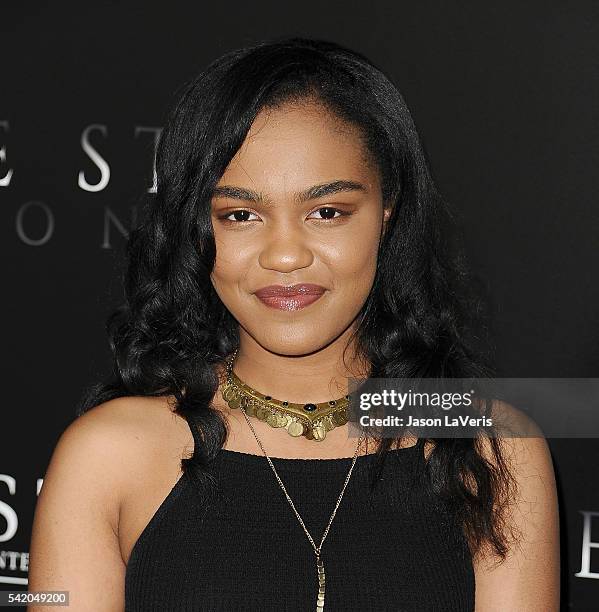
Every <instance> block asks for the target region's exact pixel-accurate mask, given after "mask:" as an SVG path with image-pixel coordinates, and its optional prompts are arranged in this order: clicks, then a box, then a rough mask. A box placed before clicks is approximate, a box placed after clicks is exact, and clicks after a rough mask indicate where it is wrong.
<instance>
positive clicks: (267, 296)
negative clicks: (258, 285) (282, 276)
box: [255, 283, 325, 310]
mask: <svg viewBox="0 0 599 612" xmlns="http://www.w3.org/2000/svg"><path fill="white" fill-rule="evenodd" d="M324 292H325V288H324V287H321V286H320V285H315V284H312V283H301V284H297V285H289V286H283V285H269V286H268V287H262V289H259V290H258V291H256V292H255V295H256V297H257V298H258V299H259V300H260V301H261V302H262V303H263V304H265V305H266V306H269V307H270V308H277V309H279V310H299V309H300V308H304V307H306V306H308V305H309V304H312V303H313V302H315V301H316V300H318V299H319V298H320V297H321V296H322V294H323V293H324Z"/></svg>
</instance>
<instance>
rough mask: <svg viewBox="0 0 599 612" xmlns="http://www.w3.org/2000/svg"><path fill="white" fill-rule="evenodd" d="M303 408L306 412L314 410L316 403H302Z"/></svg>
mask: <svg viewBox="0 0 599 612" xmlns="http://www.w3.org/2000/svg"><path fill="white" fill-rule="evenodd" d="M304 410H305V411H306V412H313V411H314V410H316V404H304Z"/></svg>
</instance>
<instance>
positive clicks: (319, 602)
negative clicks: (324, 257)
mask: <svg viewBox="0 0 599 612" xmlns="http://www.w3.org/2000/svg"><path fill="white" fill-rule="evenodd" d="M235 355H237V351H235V353H234V355H233V357H232V358H231V359H230V360H229V362H228V364H227V366H228V370H229V371H230V372H232V367H233V359H234V358H235ZM223 396H224V394H223ZM239 408H240V409H241V411H242V413H243V416H244V417H245V420H246V421H247V424H248V425H249V426H250V429H251V430H252V433H253V434H254V438H256V442H257V443H258V446H260V449H261V450H262V452H263V453H264V456H265V457H266V459H267V461H268V463H269V465H270V467H271V468H272V471H273V472H274V475H275V478H276V479H277V482H278V483H279V486H280V487H281V489H282V490H283V493H284V494H285V497H286V498H287V501H288V502H289V505H290V506H291V509H292V510H293V512H294V513H295V516H296V517H297V520H298V521H299V523H300V525H301V526H302V529H303V530H304V533H305V534H306V536H307V537H308V540H309V541H310V544H311V545H312V548H313V549H314V554H315V555H316V572H317V577H318V595H317V599H316V612H323V611H324V595H325V586H326V585H325V582H326V576H325V571H324V563H323V561H322V559H321V558H320V551H321V549H322V545H323V544H324V541H325V539H326V537H327V535H328V533H329V529H330V528H331V524H332V523H333V519H334V518H335V515H336V514H337V509H338V508H339V505H340V504H341V500H342V499H343V494H344V493H345V489H346V488H347V484H348V482H349V479H350V478H351V475H352V472H353V470H354V466H355V465H356V460H357V458H358V452H359V450H360V446H361V444H362V439H363V436H360V438H359V440H358V445H357V446H356V451H355V453H354V456H353V459H352V464H351V466H350V468H349V472H348V473H347V476H346V477H345V482H344V483H343V488H342V489H341V493H340V494H339V497H338V498H337V503H336V504H335V508H334V509H333V513H332V514H331V518H330V519H329V522H328V524H327V527H326V529H325V530H324V533H323V534H322V539H321V540H320V544H319V545H318V546H316V544H315V543H314V539H313V538H312V536H311V535H310V532H309V531H308V529H307V528H306V525H305V523H304V521H303V519H302V517H301V516H300V513H299V512H298V511H297V509H296V507H295V504H294V503H293V500H292V499H291V497H290V496H289V493H287V489H286V488H285V485H284V484H283V481H282V480H281V478H280V477H279V474H278V472H277V470H276V468H275V466H274V465H273V462H272V460H271V458H270V457H269V456H268V455H267V454H266V451H265V450H264V446H263V445H262V442H261V441H260V438H259V437H258V434H256V430H255V429H254V426H253V425H252V422H251V421H250V418H249V416H248V415H247V412H246V408H245V405H239Z"/></svg>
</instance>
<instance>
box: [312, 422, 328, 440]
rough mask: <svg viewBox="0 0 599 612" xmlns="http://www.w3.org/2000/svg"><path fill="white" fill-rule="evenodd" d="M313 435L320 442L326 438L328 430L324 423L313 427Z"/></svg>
mask: <svg viewBox="0 0 599 612" xmlns="http://www.w3.org/2000/svg"><path fill="white" fill-rule="evenodd" d="M312 436H313V437H314V439H315V440H318V441H319V442H320V441H321V440H324V439H325V438H326V436H327V430H326V429H325V428H324V426H323V425H315V426H314V427H312Z"/></svg>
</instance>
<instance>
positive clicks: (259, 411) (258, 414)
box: [256, 406, 270, 421]
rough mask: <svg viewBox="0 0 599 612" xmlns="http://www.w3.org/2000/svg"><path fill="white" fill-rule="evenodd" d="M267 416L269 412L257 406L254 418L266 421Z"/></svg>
mask: <svg viewBox="0 0 599 612" xmlns="http://www.w3.org/2000/svg"><path fill="white" fill-rule="evenodd" d="M269 414H270V410H269V409H268V408H265V407H264V406H259V407H258V408H256V418H258V419H260V420H261V421H266V419H267V418H268V415H269Z"/></svg>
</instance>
